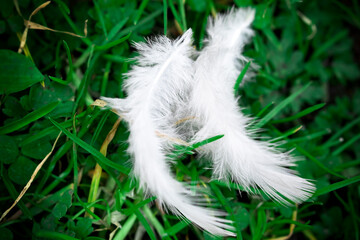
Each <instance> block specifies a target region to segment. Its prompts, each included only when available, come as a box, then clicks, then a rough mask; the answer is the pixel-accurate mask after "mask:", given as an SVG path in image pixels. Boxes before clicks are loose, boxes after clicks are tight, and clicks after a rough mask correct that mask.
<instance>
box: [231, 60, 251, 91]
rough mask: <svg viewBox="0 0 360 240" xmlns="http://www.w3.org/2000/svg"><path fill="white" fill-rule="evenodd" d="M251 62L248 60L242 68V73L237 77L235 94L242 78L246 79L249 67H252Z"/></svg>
mask: <svg viewBox="0 0 360 240" xmlns="http://www.w3.org/2000/svg"><path fill="white" fill-rule="evenodd" d="M250 64H251V61H249V62H247V63H246V65H245V66H244V68H243V69H242V70H241V73H240V74H239V76H238V78H237V79H236V82H235V85H234V94H235V95H236V93H237V91H238V89H239V86H240V84H241V82H242V80H243V79H244V77H245V74H246V72H247V70H248V69H249V67H250Z"/></svg>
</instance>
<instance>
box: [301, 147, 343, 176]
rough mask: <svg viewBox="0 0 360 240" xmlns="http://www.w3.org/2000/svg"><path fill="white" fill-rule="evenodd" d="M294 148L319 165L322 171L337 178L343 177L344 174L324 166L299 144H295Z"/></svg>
mask: <svg viewBox="0 0 360 240" xmlns="http://www.w3.org/2000/svg"><path fill="white" fill-rule="evenodd" d="M295 148H296V150H298V151H299V152H300V153H301V154H303V155H304V156H306V157H307V158H309V159H310V160H311V161H313V162H314V163H315V164H316V165H318V167H320V168H321V169H323V170H324V171H326V172H328V173H330V174H332V175H334V176H337V177H339V178H345V177H344V176H342V175H340V174H338V173H336V172H335V171H333V170H331V169H329V168H328V167H326V166H325V165H324V164H322V163H321V162H320V161H319V160H317V159H316V158H315V157H314V156H312V155H311V154H310V153H308V152H307V151H306V150H305V149H303V148H302V147H300V146H296V147H295Z"/></svg>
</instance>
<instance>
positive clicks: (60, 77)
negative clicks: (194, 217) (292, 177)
mask: <svg viewBox="0 0 360 240" xmlns="http://www.w3.org/2000/svg"><path fill="white" fill-rule="evenodd" d="M42 3H44V2H43V1H0V15H1V18H0V36H1V38H0V44H1V46H2V50H1V51H0V70H1V71H0V106H1V112H0V154H1V159H0V173H1V178H0V193H1V194H0V213H1V214H3V213H4V212H5V211H6V210H7V209H8V208H9V207H10V206H11V205H12V204H13V203H14V201H15V200H16V199H19V202H18V203H17V205H16V206H15V207H13V208H12V209H11V211H10V212H9V213H8V214H7V215H6V216H4V218H3V219H2V221H1V222H0V238H1V239H29V238H32V239H89V240H90V239H92V240H95V239H109V238H111V239H160V238H161V239H162V238H163V239H206V240H208V239H221V238H217V237H214V236H211V235H209V234H207V233H206V232H203V231H201V230H200V229H198V228H196V227H194V226H192V225H191V224H189V223H188V222H187V221H185V220H179V219H178V218H177V217H175V216H173V215H171V214H169V213H166V212H163V210H162V209H161V208H159V206H158V205H157V204H156V196H155V197H149V196H146V195H145V194H144V193H143V191H142V190H141V189H139V187H138V185H137V182H136V180H135V179H133V178H132V177H131V174H130V169H131V161H130V157H129V156H128V154H127V153H126V149H127V147H128V144H127V141H126V140H127V138H128V135H129V133H128V129H127V126H126V124H125V123H124V122H123V121H121V122H118V117H117V115H115V114H114V113H112V112H110V111H107V110H100V109H99V108H98V107H94V106H91V104H92V103H93V101H94V100H95V99H97V98H99V97H100V96H108V97H120V98H123V97H124V96H125V93H124V92H123V89H122V82H123V77H122V74H124V73H126V72H127V71H128V70H129V69H130V68H131V64H132V62H131V60H130V59H131V58H132V57H134V56H135V55H134V52H133V49H132V47H131V42H132V41H135V42H138V41H144V38H145V37H150V36H154V35H155V34H164V33H165V34H167V35H168V36H170V37H174V38H175V37H177V36H179V35H180V34H181V33H182V32H184V31H185V30H186V29H187V28H189V27H191V28H192V29H193V31H194V38H195V39H194V40H195V45H196V47H197V48H198V49H201V48H202V47H203V46H204V44H203V39H204V37H205V36H206V32H205V26H206V23H207V19H208V17H209V16H214V15H217V14H219V13H221V12H224V11H226V10H227V9H229V8H231V7H232V6H233V5H235V6H236V7H243V6H251V7H253V8H255V9H256V19H255V21H254V24H253V26H254V29H255V31H256V35H255V37H254V38H253V41H252V43H251V44H249V45H248V46H246V48H245V52H244V54H245V55H246V56H248V57H250V58H252V59H253V60H252V62H251V65H253V64H257V65H259V70H258V71H257V74H256V77H255V78H254V79H253V80H252V81H250V82H247V83H242V78H243V75H244V74H245V72H246V70H247V68H248V67H249V66H251V65H250V63H249V65H247V66H246V68H245V69H244V70H243V71H242V73H241V74H240V76H239V78H238V79H237V81H236V85H235V86H234V91H235V94H236V95H238V96H241V98H240V99H239V104H240V105H241V106H242V107H243V111H244V113H245V114H249V115H252V116H256V117H257V118H258V121H257V123H256V125H255V127H261V128H262V129H263V131H262V132H261V135H262V136H264V137H271V138H272V139H274V140H273V141H277V142H278V143H281V147H282V148H283V149H286V150H290V149H293V154H294V155H296V156H299V157H302V158H303V159H304V160H303V161H300V162H299V163H298V166H297V170H298V171H299V173H300V175H301V176H303V177H305V178H309V179H313V181H314V182H315V184H316V186H317V191H316V193H315V194H314V196H313V197H312V198H311V199H309V200H308V201H306V202H305V203H303V204H301V205H298V206H292V207H286V206H282V205H279V204H277V203H274V202H272V201H270V200H269V199H268V198H267V197H266V196H263V194H261V193H260V195H253V196H249V195H247V194H246V193H244V192H242V187H241V186H238V185H237V184H234V183H225V182H219V181H212V182H209V178H210V176H211V171H210V170H209V167H210V166H208V165H206V164H205V163H203V162H199V161H195V158H194V156H193V155H194V153H196V148H198V147H201V146H202V145H204V144H207V143H209V142H211V141H216V140H217V139H219V138H221V137H222V135H219V136H214V137H213V138H209V139H207V140H204V141H203V142H199V143H197V144H194V145H191V146H188V147H181V146H175V147H176V151H174V154H173V155H172V156H173V157H174V159H175V160H174V166H173V172H174V173H175V175H176V178H177V179H178V180H179V181H184V182H188V183H189V184H190V185H191V186H192V187H193V188H194V189H196V186H197V185H201V186H206V189H207V191H206V192H205V193H204V196H205V197H207V198H208V199H209V200H210V199H211V201H212V202H213V203H214V205H216V206H217V207H218V208H221V209H223V210H224V211H226V212H228V218H229V219H231V220H233V221H234V226H235V228H236V233H237V239H274V240H275V239H320V240H321V239H330V238H331V239H359V238H360V232H359V226H360V215H359V212H360V209H359V208H360V206H359V202H360V195H359V191H360V185H359V182H360V178H359V175H360V174H359V173H360V145H359V141H360V135H359V130H360V118H359V112H360V110H359V109H360V108H359V107H358V106H359V104H360V88H359V80H360V68H359V60H360V59H359V58H358V56H359V48H358V47H357V45H356V43H357V42H358V41H359V34H358V32H359V22H360V19H359V17H358V16H359V15H358V14H357V13H358V12H359V9H360V6H359V5H360V4H359V3H358V2H357V1H346V2H341V1H337V0H332V1H328V2H324V3H323V2H322V1H304V2H297V1H271V0H269V1H242V0H236V1H235V2H234V3H230V2H227V1H213V0H187V1H177V0H163V1H154V0H147V1H130V0H123V1H103V0H94V1H85V2H84V1H68V0H56V1H53V2H52V3H51V4H49V5H48V6H46V7H45V8H43V9H41V10H40V11H38V12H37V13H36V14H34V15H33V16H32V18H31V21H32V22H35V23H37V24H40V25H42V26H46V27H48V28H51V29H56V30H60V31H67V32H73V33H75V34H77V35H79V37H76V36H73V35H68V34H66V33H56V32H52V31H47V30H45V31H39V30H35V29H29V30H28V34H27V38H26V44H25V46H24V49H23V51H22V52H23V53H22V55H19V54H16V52H17V51H18V48H19V46H20V41H19V39H21V36H22V35H23V32H24V24H23V21H24V19H28V18H29V16H30V14H31V12H32V11H33V10H34V9H36V8H37V7H38V6H39V5H41V4H42ZM15 6H18V9H19V10H20V12H21V16H20V15H19V12H18V11H17V9H16V7H15ZM87 19H88V22H87V29H86V31H85V34H87V37H80V36H83V35H84V33H83V28H84V22H85V21H86V20H87ZM339 29H341V30H339ZM12 70H13V71H12ZM240 83H241V84H244V85H243V86H242V87H240V88H239V87H238V86H239V85H240ZM60 132H62V133H61V136H60V138H59V141H58V143H57V144H56V145H54V142H55V139H56V138H57V136H58V134H59V133H60ZM52 147H54V151H53V152H52V154H51V155H50V157H49V158H48V159H46V156H47V155H48V154H49V153H50V152H51V149H52ZM44 159H45V160H44ZM42 160H44V161H43V163H44V165H43V166H42V167H41V169H39V171H37V174H36V177H35V178H34V179H33V182H30V183H31V186H30V187H29V188H28V189H27V191H26V192H25V194H24V195H23V196H22V197H21V198H19V195H20V193H21V192H22V190H23V188H24V186H25V185H26V184H27V183H29V180H30V179H31V176H32V174H33V172H34V170H35V168H36V167H37V166H39V164H40V163H41V162H42ZM20 196H21V195H20Z"/></svg>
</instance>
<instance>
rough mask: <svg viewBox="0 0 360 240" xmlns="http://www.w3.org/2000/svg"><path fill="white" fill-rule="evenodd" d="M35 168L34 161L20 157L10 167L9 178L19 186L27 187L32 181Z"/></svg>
mask: <svg viewBox="0 0 360 240" xmlns="http://www.w3.org/2000/svg"><path fill="white" fill-rule="evenodd" d="M35 168H36V164H35V163H34V162H33V161H31V160H30V159H28V158H26V157H23V156H20V157H19V158H18V159H17V160H16V161H15V162H14V163H13V164H11V165H10V167H9V170H8V174H9V178H10V179H11V180H12V181H13V182H15V183H17V184H19V185H25V184H26V183H27V182H28V181H29V180H30V177H31V175H32V174H33V172H34V170H35Z"/></svg>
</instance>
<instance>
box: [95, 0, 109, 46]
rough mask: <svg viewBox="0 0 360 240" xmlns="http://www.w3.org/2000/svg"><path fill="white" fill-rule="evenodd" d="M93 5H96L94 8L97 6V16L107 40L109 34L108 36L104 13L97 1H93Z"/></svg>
mask: <svg viewBox="0 0 360 240" xmlns="http://www.w3.org/2000/svg"><path fill="white" fill-rule="evenodd" d="M93 3H94V6H95V11H96V14H97V16H98V18H99V21H100V25H101V28H102V30H103V32H104V36H105V38H106V39H107V38H108V34H107V30H106V26H105V21H104V16H103V13H102V12H101V9H100V6H99V4H98V2H97V0H93Z"/></svg>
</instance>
